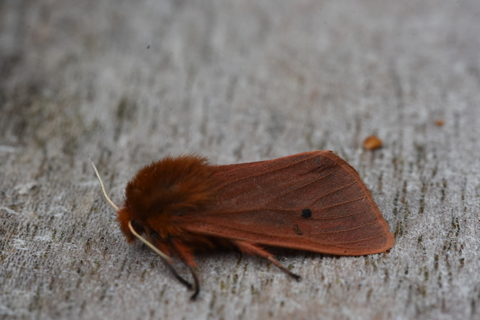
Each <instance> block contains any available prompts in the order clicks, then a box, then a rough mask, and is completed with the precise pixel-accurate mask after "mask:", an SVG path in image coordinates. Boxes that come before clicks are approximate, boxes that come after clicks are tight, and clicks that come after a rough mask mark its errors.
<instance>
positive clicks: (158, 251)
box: [128, 221, 172, 264]
mask: <svg viewBox="0 0 480 320" xmlns="http://www.w3.org/2000/svg"><path fill="white" fill-rule="evenodd" d="M128 227H129V228H130V231H131V232H132V233H133V235H134V236H135V237H137V238H138V240H140V241H142V242H143V243H145V244H146V245H147V246H148V247H149V248H150V249H152V250H153V251H155V252H156V253H157V254H158V255H159V256H160V257H162V258H163V259H165V260H166V261H167V262H168V263H170V264H171V263H172V258H170V257H169V256H167V255H166V254H165V253H163V252H162V251H160V250H158V248H157V247H155V246H154V245H153V244H151V243H150V242H148V241H147V240H146V239H145V238H144V237H142V236H141V235H139V234H138V233H137V232H136V231H135V229H133V227H132V222H131V221H128Z"/></svg>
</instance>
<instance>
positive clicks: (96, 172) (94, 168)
mask: <svg viewBox="0 0 480 320" xmlns="http://www.w3.org/2000/svg"><path fill="white" fill-rule="evenodd" d="M88 159H90V163H91V164H92V166H93V170H95V174H96V175H97V178H98V181H100V185H101V186H102V190H103V195H104V196H105V199H107V201H108V202H109V203H110V204H111V205H112V207H114V208H115V210H117V211H118V210H120V209H119V208H118V207H117V206H116V205H115V203H113V201H112V199H110V198H109V197H108V196H107V192H106V191H105V186H104V185H103V181H102V178H100V174H99V173H98V170H97V167H95V164H94V163H93V161H92V158H90V157H88Z"/></svg>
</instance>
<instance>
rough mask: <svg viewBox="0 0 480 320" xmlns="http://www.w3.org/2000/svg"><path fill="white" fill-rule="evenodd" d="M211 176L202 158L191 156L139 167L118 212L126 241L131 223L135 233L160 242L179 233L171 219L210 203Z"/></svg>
mask: <svg viewBox="0 0 480 320" xmlns="http://www.w3.org/2000/svg"><path fill="white" fill-rule="evenodd" d="M212 174H213V167H212V166H210V165H209V164H208V163H207V161H206V159H204V158H201V157H198V156H193V155H187V156H181V157H175V158H173V157H166V158H164V159H162V160H160V161H157V162H153V163H152V164H150V165H148V166H146V167H144V168H142V169H141V170H140V171H139V172H138V173H137V174H136V175H135V177H134V178H133V179H132V180H131V181H130V182H129V183H128V184H127V186H126V189H125V202H124V205H123V207H122V209H121V210H119V211H118V220H119V222H120V227H121V229H122V231H123V233H124V234H125V235H126V237H127V240H128V241H132V240H133V239H134V235H133V234H132V233H131V231H130V229H129V227H128V223H129V222H132V221H135V223H134V224H133V226H134V228H135V230H137V231H138V232H142V231H143V232H145V233H146V234H147V237H148V235H149V234H150V232H156V233H157V234H158V236H159V237H160V239H166V238H167V237H170V236H176V235H178V234H180V233H181V232H182V230H181V226H179V225H178V224H177V223H176V220H175V218H176V217H179V216H183V215H186V214H190V213H192V212H195V211H197V210H201V209H202V208H204V207H205V206H206V205H208V203H210V202H212V200H213V197H214V194H215V188H216V186H215V183H214V181H213V179H212ZM136 225H138V227H136ZM140 226H141V227H140ZM142 227H143V230H142Z"/></svg>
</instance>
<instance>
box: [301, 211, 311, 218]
mask: <svg viewBox="0 0 480 320" xmlns="http://www.w3.org/2000/svg"><path fill="white" fill-rule="evenodd" d="M311 217H312V210H310V209H303V210H302V218H303V219H308V218H311Z"/></svg>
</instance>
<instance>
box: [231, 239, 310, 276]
mask: <svg viewBox="0 0 480 320" xmlns="http://www.w3.org/2000/svg"><path fill="white" fill-rule="evenodd" d="M233 243H234V244H235V245H236V246H237V247H238V249H240V251H242V252H244V253H246V254H250V255H253V256H259V257H262V258H266V259H267V260H268V261H270V262H271V263H273V264H274V265H276V266H277V267H278V268H280V270H282V271H283V272H285V273H286V274H288V275H289V276H290V277H292V278H294V279H295V280H297V281H300V280H301V279H302V278H301V277H300V276H299V275H296V274H295V273H293V272H291V271H290V270H288V269H287V268H285V267H284V266H282V264H281V263H280V262H278V261H277V260H276V259H275V257H274V256H273V255H272V254H271V253H269V252H268V251H266V250H264V249H262V248H260V247H258V246H256V245H254V244H253V243H250V242H246V241H241V240H233Z"/></svg>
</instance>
